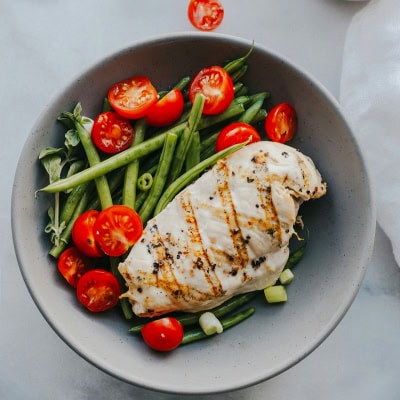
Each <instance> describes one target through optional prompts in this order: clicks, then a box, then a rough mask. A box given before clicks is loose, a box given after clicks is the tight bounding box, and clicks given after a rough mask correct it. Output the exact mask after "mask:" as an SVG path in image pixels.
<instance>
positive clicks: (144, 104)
mask: <svg viewBox="0 0 400 400" xmlns="http://www.w3.org/2000/svg"><path fill="white" fill-rule="evenodd" d="M157 100H158V93H157V90H156V88H155V87H154V86H153V84H152V83H151V82H150V80H149V79H148V78H146V77H145V76H134V77H132V78H129V79H125V80H123V81H120V82H117V83H116V84H114V85H113V86H112V87H111V88H110V90H109V91H108V101H109V102H110V105H111V107H112V108H113V109H114V110H115V111H116V112H117V113H118V114H119V115H122V116H123V117H125V118H128V119H138V118H142V117H144V116H145V115H146V114H147V112H148V111H149V109H150V107H151V106H152V105H153V104H155V103H156V102H157Z"/></svg>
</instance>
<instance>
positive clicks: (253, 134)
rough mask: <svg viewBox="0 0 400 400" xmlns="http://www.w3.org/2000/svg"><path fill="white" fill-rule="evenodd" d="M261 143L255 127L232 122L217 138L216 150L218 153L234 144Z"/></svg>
mask: <svg viewBox="0 0 400 400" xmlns="http://www.w3.org/2000/svg"><path fill="white" fill-rule="evenodd" d="M249 139H250V142H249V143H255V142H259V141H260V140H261V137H260V135H259V133H258V132H257V130H256V128H254V126H252V125H250V124H247V123H245V122H232V123H231V124H229V125H227V126H225V127H224V128H223V129H222V130H221V132H220V133H219V135H218V137H217V142H216V145H215V149H216V151H217V152H219V151H221V150H224V149H226V148H228V147H230V146H233V145H234V144H239V143H243V142H246V141H247V140H249Z"/></svg>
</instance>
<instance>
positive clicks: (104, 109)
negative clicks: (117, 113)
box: [101, 97, 112, 112]
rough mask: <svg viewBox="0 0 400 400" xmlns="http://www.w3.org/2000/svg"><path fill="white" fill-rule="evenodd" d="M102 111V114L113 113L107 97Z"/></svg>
mask: <svg viewBox="0 0 400 400" xmlns="http://www.w3.org/2000/svg"><path fill="white" fill-rule="evenodd" d="M101 111H102V112H107V111H112V107H111V104H110V102H109V101H108V98H107V97H105V98H104V100H103V106H102V109H101Z"/></svg>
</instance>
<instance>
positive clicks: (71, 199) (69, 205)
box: [60, 182, 89, 224]
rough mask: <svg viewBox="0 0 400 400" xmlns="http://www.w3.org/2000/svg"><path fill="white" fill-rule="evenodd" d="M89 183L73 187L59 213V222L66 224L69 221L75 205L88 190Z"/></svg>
mask: <svg viewBox="0 0 400 400" xmlns="http://www.w3.org/2000/svg"><path fill="white" fill-rule="evenodd" d="M88 186H89V182H86V183H83V184H82V185H79V186H75V187H74V188H73V189H72V191H71V193H70V194H69V195H68V197H67V199H66V201H65V203H64V205H63V207H62V210H61V213H60V221H61V222H64V223H65V224H68V222H69V221H70V219H71V217H72V215H73V213H74V210H75V208H76V207H77V204H78V203H79V202H80V200H81V198H82V196H83V195H84V193H85V192H86V191H87V190H88Z"/></svg>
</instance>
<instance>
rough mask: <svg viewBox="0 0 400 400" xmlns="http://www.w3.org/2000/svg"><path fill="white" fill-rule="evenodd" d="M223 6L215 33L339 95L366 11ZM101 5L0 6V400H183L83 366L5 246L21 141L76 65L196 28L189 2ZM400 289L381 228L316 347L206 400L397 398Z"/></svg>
mask: <svg viewBox="0 0 400 400" xmlns="http://www.w3.org/2000/svg"><path fill="white" fill-rule="evenodd" d="M381 1H382V0H381ZM224 3H225V8H226V15H225V20H224V22H223V25H222V26H221V28H220V29H219V30H218V31H219V32H222V33H229V34H234V35H237V36H242V37H245V38H249V39H255V40H256V41H259V42H260V43H262V44H264V45H266V46H270V47H271V48H272V49H273V50H277V51H279V52H280V53H282V54H283V55H285V56H287V57H289V58H290V59H291V60H293V61H295V62H298V63H299V64H300V65H301V66H302V67H304V68H306V69H307V70H308V71H309V72H310V73H312V74H313V75H314V76H315V77H316V78H317V79H319V80H320V81H321V82H322V83H323V84H324V85H325V86H326V87H327V88H328V89H329V90H330V91H331V92H332V93H333V95H335V96H336V97H338V96H339V87H340V86H339V84H340V78H341V67H342V52H343V48H344V42H345V36H346V32H347V28H348V26H349V24H350V22H351V19H352V17H353V16H354V15H355V14H356V12H357V11H359V10H361V9H362V7H364V6H365V4H368V3H364V2H343V1H340V0H297V1H295V2H294V1H293V0H280V1H279V2H277V1H274V0H252V2H251V6H249V5H248V4H249V3H248V2H243V1H240V0H225V2H224ZM98 4H100V2H94V1H89V0H81V1H80V2H77V1H70V2H61V1H53V2H50V1H44V0H42V1H39V0H36V1H35V0H20V1H18V2H11V1H10V2H7V1H6V0H0V22H1V23H0V37H1V42H0V54H1V64H0V69H1V74H0V89H1V93H2V96H1V98H0V105H1V110H2V111H3V113H2V131H3V138H4V139H5V142H6V143H5V144H3V146H2V148H1V153H0V154H1V156H0V163H1V171H2V174H1V179H2V195H1V196H0V210H1V214H0V218H1V222H2V223H1V225H0V226H1V229H2V236H1V238H2V240H1V244H0V246H1V247H0V249H1V253H0V254H1V269H0V354H1V356H0V398H1V399H4V400H16V399H18V400H19V399H28V400H31V399H35V400H36V399H98V400H102V399H109V398H113V399H115V400H118V399H151V400H153V399H168V400H169V399H177V398H178V399H179V398H182V399H184V398H190V397H187V396H173V395H165V394H161V393H154V392H149V391H145V390H143V389H139V388H135V387H132V386H130V385H127V384H125V383H122V382H120V381H118V380H116V379H114V378H112V377H110V376H108V375H105V374H104V373H103V372H101V371H99V370H98V369H96V368H94V367H93V366H91V365H90V364H88V363H87V362H86V361H84V360H83V359H81V358H79V357H78V356H77V355H76V354H75V353H74V352H73V351H72V350H70V348H69V347H67V346H66V345H65V344H64V343H63V342H62V341H61V340H60V339H59V338H58V337H57V336H56V334H55V333H54V332H53V331H52V330H51V328H50V327H49V326H48V325H47V323H46V322H45V320H44V319H43V317H42V316H41V314H40V313H39V312H38V310H37V309H36V306H35V305H34V303H33V301H32V300H31V298H30V296H29V295H28V293H27V290H26V288H25V285H24V282H23V281H22V278H21V275H20V273H19V270H18V266H17V262H16V258H15V255H14V251H13V247H12V240H11V229H10V216H9V214H10V213H9V209H10V199H11V189H12V180H13V173H14V170H15V166H16V163H17V159H18V155H19V152H20V150H21V148H22V145H23V143H24V141H25V138H26V136H27V134H28V132H29V130H30V128H31V127H32V125H33V123H34V121H35V119H36V117H37V116H38V114H39V113H40V112H41V111H42V109H43V107H44V105H45V104H47V103H49V102H50V101H51V98H52V97H53V96H54V95H55V94H56V93H57V92H58V90H59V89H61V88H62V87H64V86H65V85H66V84H67V83H68V82H69V81H70V80H71V78H73V77H74V76H76V75H77V74H78V72H79V71H80V70H81V69H82V68H85V67H87V66H90V65H92V64H93V63H94V62H95V61H97V60H98V59H99V58H101V57H102V56H104V55H106V54H110V53H111V52H113V51H115V50H118V49H120V48H122V47H125V46H127V45H129V44H131V43H132V42H134V41H135V40H138V39H143V38H145V37H147V36H150V35H154V34H159V33H165V32H174V31H182V30H193V28H192V27H191V25H190V24H189V22H188V21H187V20H186V10H185V7H186V1H182V0H164V1H162V2H161V1H160V0H147V1H146V2H144V3H143V4H142V2H139V1H134V0H130V1H128V0H126V1H110V0H109V1H103V2H101V5H98ZM149 18H151V21H150V22H149V21H148V19H149ZM146 19H147V20H146ZM10 137H11V138H10ZM6 138H7V139H6ZM378 161H379V160H376V159H375V160H373V162H378ZM381 190H383V191H385V190H386V188H385V187H383V188H382V189H381ZM399 288H400V273H399V270H398V268H397V266H396V263H395V260H394V258H393V255H392V248H391V245H390V242H389V241H388V238H387V237H386V236H385V234H384V233H383V232H382V230H381V229H380V228H378V232H377V237H376V244H375V250H374V255H373V258H372V261H371V265H370V268H369V271H368V273H367V276H366V279H365V281H364V284H363V285H362V287H361V290H360V293H359V295H358V296H357V298H356V300H355V302H354V304H353V306H352V307H351V308H350V310H349V312H348V314H347V315H346V316H345V318H344V319H343V321H342V322H341V323H340V324H339V326H338V327H337V328H336V330H335V331H334V332H333V333H332V334H331V335H330V336H329V338H328V339H327V340H326V341H325V342H324V343H323V344H322V345H321V346H320V347H319V348H318V349H317V350H316V351H314V352H313V353H312V354H311V355H310V356H309V357H307V358H306V359H305V360H304V361H302V362H301V363H299V364H298V365H297V366H295V367H294V368H292V369H291V370H289V371H287V372H285V373H283V374H281V375H280V376H278V377H276V378H274V379H271V380H269V381H267V382H265V383H262V384H260V385H257V386H254V387H252V388H248V389H244V390H240V391H237V392H234V393H226V394H221V395H215V396H213V395H211V396H206V397H203V398H206V399H234V400H239V399H266V398H268V399H272V400H275V399H276V400H277V399H287V398H294V399H296V400H297V399H307V400H308V399H321V398H323V399H328V400H329V399H335V400H336V399H350V398H351V399H367V400H368V399H371V400H372V399H374V400H375V399H377V398H385V399H390V400H391V399H393V400H394V399H398V398H399V396H400V384H399V383H398V371H399V370H400V348H399V345H398V344H399V339H398V337H399V335H398V333H399V332H400V313H399V306H400V289H399ZM338 296H340V293H338ZM133 362H134V360H133ZM155 379H157V377H155Z"/></svg>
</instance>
